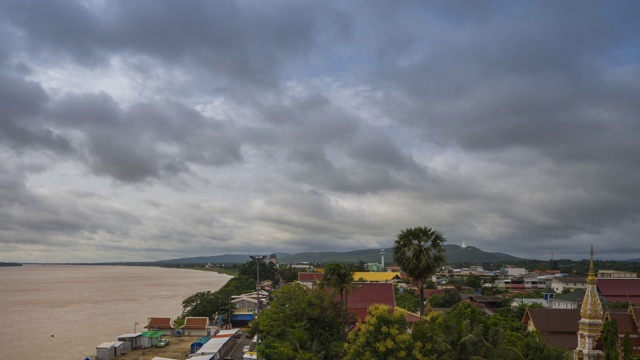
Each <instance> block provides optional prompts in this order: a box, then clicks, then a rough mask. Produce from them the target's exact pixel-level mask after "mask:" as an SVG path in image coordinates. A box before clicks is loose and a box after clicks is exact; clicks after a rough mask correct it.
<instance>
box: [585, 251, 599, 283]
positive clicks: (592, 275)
mask: <svg viewBox="0 0 640 360" xmlns="http://www.w3.org/2000/svg"><path fill="white" fill-rule="evenodd" d="M590 255H591V260H589V274H588V275H587V283H589V284H595V283H596V281H597V278H596V271H595V270H594V269H593V244H591V252H590Z"/></svg>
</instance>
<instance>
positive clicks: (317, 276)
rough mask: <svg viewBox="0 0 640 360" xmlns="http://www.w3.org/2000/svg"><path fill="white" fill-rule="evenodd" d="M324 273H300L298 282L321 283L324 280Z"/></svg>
mask: <svg viewBox="0 0 640 360" xmlns="http://www.w3.org/2000/svg"><path fill="white" fill-rule="evenodd" d="M322 275H323V274H322V273H308V272H299V273H298V281H300V282H319V281H321V280H322Z"/></svg>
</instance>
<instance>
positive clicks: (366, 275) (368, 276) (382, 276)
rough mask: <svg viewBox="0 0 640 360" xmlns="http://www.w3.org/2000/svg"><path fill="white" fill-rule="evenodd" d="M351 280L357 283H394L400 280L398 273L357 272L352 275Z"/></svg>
mask: <svg viewBox="0 0 640 360" xmlns="http://www.w3.org/2000/svg"><path fill="white" fill-rule="evenodd" d="M353 279H354V280H355V281H359V282H386V283H390V282H396V281H398V280H400V273H399V272H369V271H364V272H363V271H358V272H354V273H353Z"/></svg>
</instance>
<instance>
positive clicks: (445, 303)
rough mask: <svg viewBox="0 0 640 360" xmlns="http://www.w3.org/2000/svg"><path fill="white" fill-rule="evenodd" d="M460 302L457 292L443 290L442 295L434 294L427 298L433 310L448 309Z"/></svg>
mask: <svg viewBox="0 0 640 360" xmlns="http://www.w3.org/2000/svg"><path fill="white" fill-rule="evenodd" d="M459 301H460V293H459V292H458V290H454V289H445V290H444V294H435V295H431V296H430V297H429V304H430V305H431V307H434V308H448V307H452V306H453V305H455V304H457V303H458V302H459Z"/></svg>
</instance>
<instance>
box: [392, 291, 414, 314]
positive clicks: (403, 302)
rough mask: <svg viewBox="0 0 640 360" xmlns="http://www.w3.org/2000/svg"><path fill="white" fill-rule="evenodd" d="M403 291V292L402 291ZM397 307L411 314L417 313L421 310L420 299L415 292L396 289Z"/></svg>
mask: <svg viewBox="0 0 640 360" xmlns="http://www.w3.org/2000/svg"><path fill="white" fill-rule="evenodd" d="M400 290H403V291H400ZM395 296H396V306H399V307H401V308H403V309H405V310H409V311H411V312H417V311H418V310H419V309H420V299H419V298H418V295H417V294H415V293H414V292H413V291H407V290H406V289H398V288H397V287H396V288H395Z"/></svg>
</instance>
